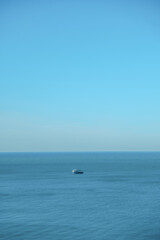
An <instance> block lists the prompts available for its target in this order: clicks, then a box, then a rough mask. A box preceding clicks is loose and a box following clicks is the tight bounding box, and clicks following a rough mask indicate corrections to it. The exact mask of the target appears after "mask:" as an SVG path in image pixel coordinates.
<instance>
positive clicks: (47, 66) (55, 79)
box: [0, 0, 160, 152]
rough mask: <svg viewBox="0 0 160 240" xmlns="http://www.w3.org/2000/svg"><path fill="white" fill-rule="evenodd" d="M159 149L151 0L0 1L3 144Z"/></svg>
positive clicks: (159, 78)
mask: <svg viewBox="0 0 160 240" xmlns="http://www.w3.org/2000/svg"><path fill="white" fill-rule="evenodd" d="M54 151H56V152H57V151H160V3H159V1H157V0H145V1H144V0H134V1H132V0H92V1H91V0H65V1H64V0H43V1H42V0H28V1H25V0H21V1H20V0H15V1H11V0H0V152H54Z"/></svg>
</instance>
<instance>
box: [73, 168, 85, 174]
mask: <svg viewBox="0 0 160 240" xmlns="http://www.w3.org/2000/svg"><path fill="white" fill-rule="evenodd" d="M72 173H74V174H83V171H82V170H79V169H73V170H72Z"/></svg>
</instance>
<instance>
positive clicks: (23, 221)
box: [0, 152, 160, 240]
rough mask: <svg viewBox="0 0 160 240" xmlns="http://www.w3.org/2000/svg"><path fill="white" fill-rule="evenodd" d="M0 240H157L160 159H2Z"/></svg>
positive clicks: (73, 156)
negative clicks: (79, 172)
mask: <svg viewBox="0 0 160 240" xmlns="http://www.w3.org/2000/svg"><path fill="white" fill-rule="evenodd" d="M74 168H78V169H81V170H83V171H84V174H82V175H75V174H72V172H71V171H72V169H74ZM0 239H2V240H51V239H52V240H72V239H74V240H75V239H76V240H88V239H92V240H107V239H108V240H159V239H160V153H158V152H148V153H147V152H140V153H131V152H126V153H123V152H115V153H112V152H108V153H1V154H0Z"/></svg>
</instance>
